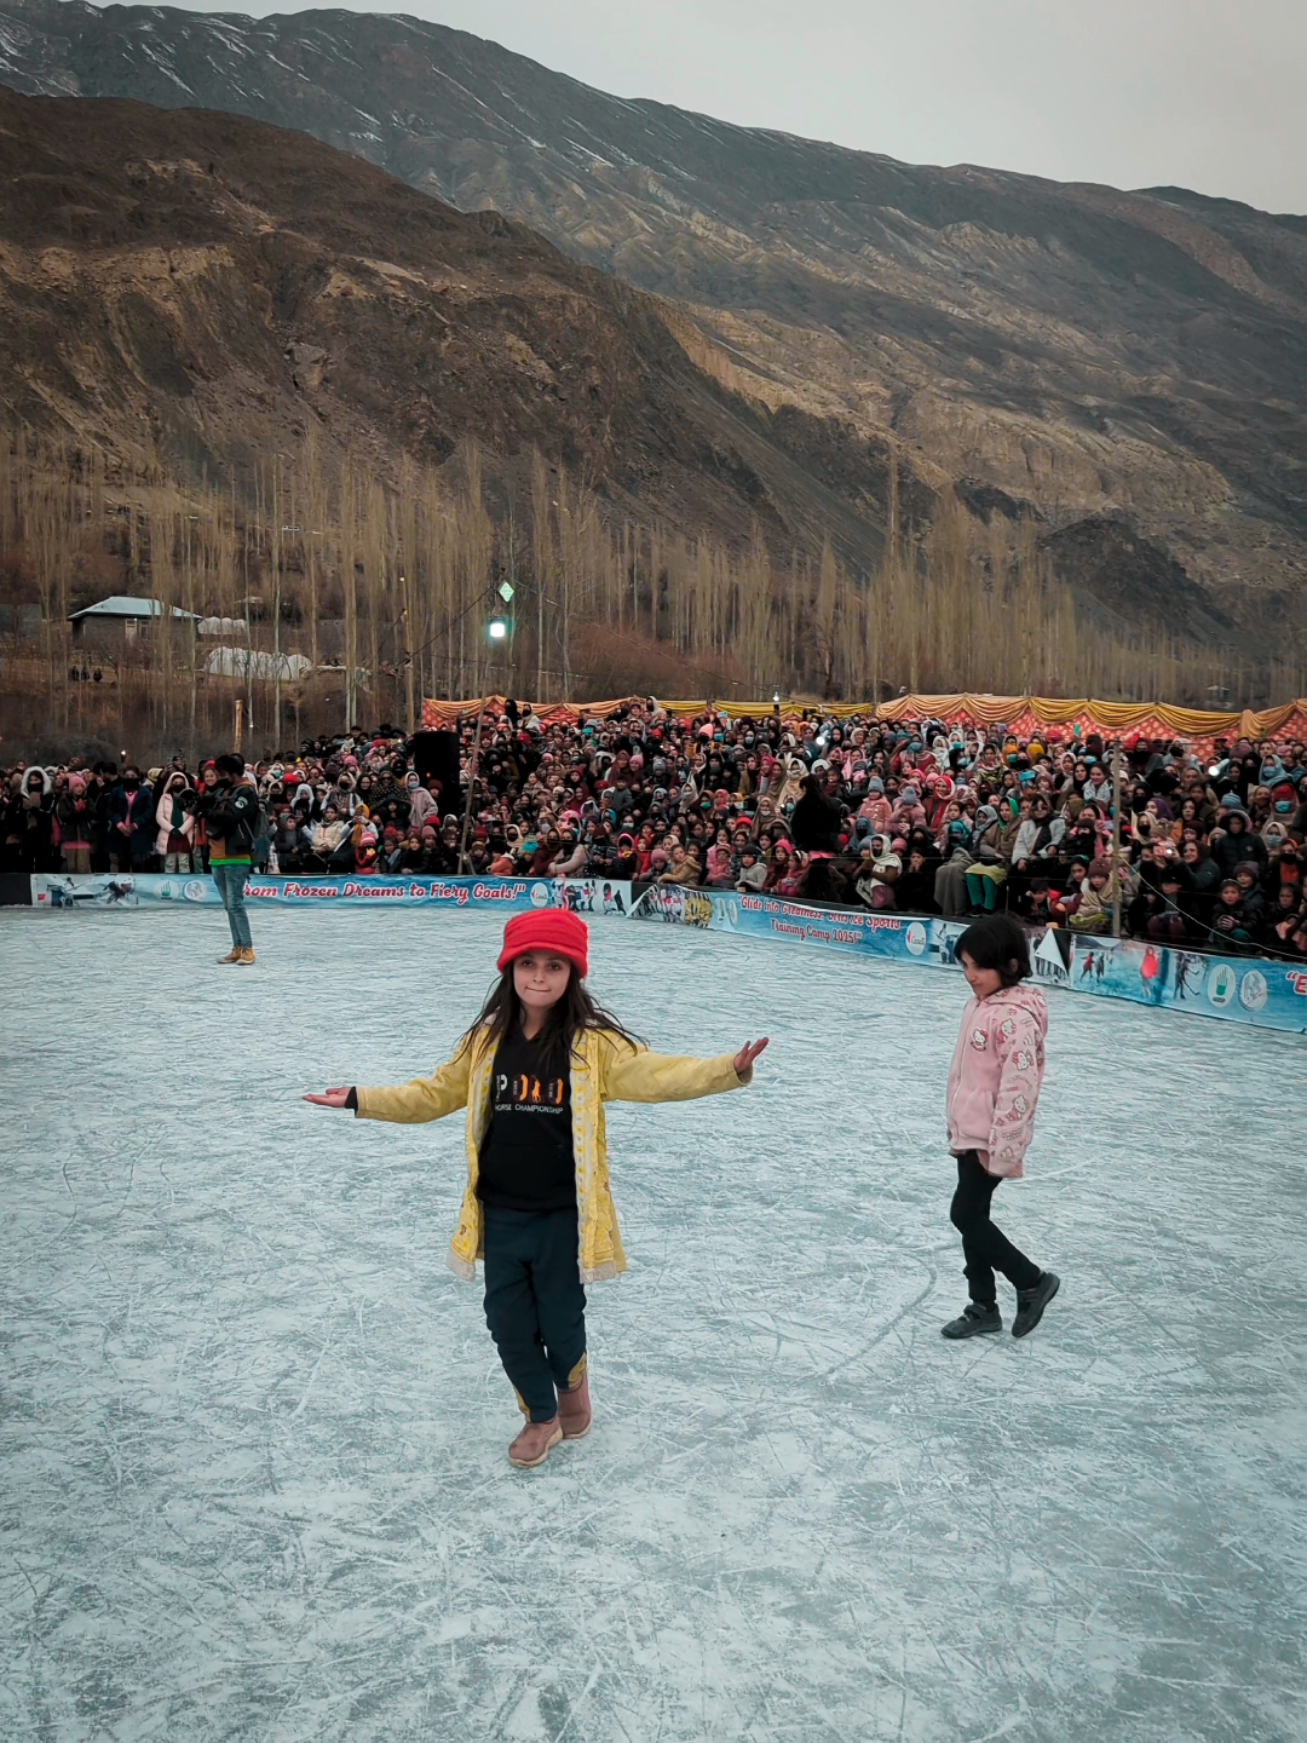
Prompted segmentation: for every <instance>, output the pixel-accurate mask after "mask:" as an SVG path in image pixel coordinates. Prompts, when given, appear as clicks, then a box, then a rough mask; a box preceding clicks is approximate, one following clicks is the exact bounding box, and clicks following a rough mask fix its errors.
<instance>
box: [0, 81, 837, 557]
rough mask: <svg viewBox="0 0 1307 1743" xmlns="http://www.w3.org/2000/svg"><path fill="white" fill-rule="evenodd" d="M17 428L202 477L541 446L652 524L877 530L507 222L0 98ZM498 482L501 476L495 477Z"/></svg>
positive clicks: (239, 141)
mask: <svg viewBox="0 0 1307 1743" xmlns="http://www.w3.org/2000/svg"><path fill="white" fill-rule="evenodd" d="M0 185H2V186H3V187H4V190H5V194H4V199H3V201H0V406H3V407H4V408H5V409H6V410H7V411H8V412H9V413H10V415H11V416H17V417H18V418H20V419H21V420H22V421H23V422H25V423H27V424H28V425H30V426H32V427H34V428H37V429H41V430H46V431H55V432H61V431H62V432H67V431H71V432H74V433H76V434H78V435H82V436H85V437H88V438H93V439H94V440H96V441H97V442H99V443H100V444H102V445H103V446H105V447H106V448H108V449H109V450H111V451H112V450H119V451H123V450H127V451H131V450H133V449H134V450H136V451H137V452H139V451H141V449H142V448H146V449H150V450H152V451H154V452H155V453H157V454H158V455H159V456H160V458H161V459H162V460H163V462H164V463H165V464H166V465H169V466H171V467H174V468H177V467H180V468H182V469H183V470H185V471H188V472H189V473H190V474H191V476H198V475H199V474H200V473H201V472H205V471H207V473H208V474H209V476H210V477H221V476H223V475H224V474H225V473H227V472H229V471H230V470H232V468H233V467H235V468H236V469H237V470H239V469H240V467H241V466H242V464H243V463H245V462H249V461H252V460H253V459H254V458H255V457H257V456H260V455H261V456H264V457H266V456H269V455H271V454H272V453H274V452H278V451H281V452H289V453H294V452H296V451H297V449H298V448H299V447H300V445H301V444H302V443H303V441H304V439H305V437H306V432H308V431H309V430H310V429H311V430H312V432H313V437H314V441H315V442H316V444H317V446H318V449H319V451H329V450H330V449H332V448H333V447H334V448H335V449H336V450H337V451H338V452H344V451H345V450H347V449H348V450H350V451H352V452H354V453H357V454H362V455H368V456H371V457H372V458H373V459H374V461H375V463H376V467H377V469H378V471H380V472H381V473H382V474H383V475H389V476H390V477H392V478H394V477H397V476H398V473H399V469H400V467H401V465H402V463H403V460H404V459H405V457H408V458H411V459H413V460H416V461H419V462H427V463H431V464H436V465H439V464H441V463H443V462H444V461H445V460H447V459H448V458H449V457H450V456H451V455H452V454H453V453H454V451H455V449H456V448H458V447H459V446H460V445H461V444H464V443H465V442H466V441H467V440H468V438H475V439H476V441H477V442H478V443H479V444H480V447H481V450H482V452H483V454H484V455H485V456H486V457H487V460H498V461H499V462H500V463H501V470H502V468H503V467H508V468H509V469H511V467H512V465H513V463H514V462H515V461H521V460H523V459H524V458H525V457H526V456H527V455H528V454H529V453H530V451H531V450H532V449H535V448H538V449H539V451H540V452H541V453H542V454H543V455H544V456H545V457H546V459H547V460H549V461H550V462H552V463H553V464H555V465H556V466H557V465H561V466H564V467H566V468H567V469H568V470H569V471H570V473H571V474H572V476H573V477H574V479H575V480H576V481H577V482H584V483H585V484H586V485H587V486H589V487H590V488H592V489H594V490H596V491H597V492H598V493H599V494H600V496H601V497H603V498H605V499H606V500H607V501H608V503H609V504H610V505H611V506H612V507H614V508H615V509H616V510H617V511H619V512H623V511H625V512H628V513H630V514H631V515H632V516H633V517H635V518H637V519H639V520H641V521H644V522H646V523H648V522H650V521H653V520H656V519H661V520H662V521H663V523H664V524H666V525H670V526H674V527H679V528H682V529H685V530H709V531H712V532H714V533H716V534H718V535H724V536H727V537H735V538H742V537H747V536H748V535H749V533H750V530H751V528H752V526H753V524H754V522H755V520H761V522H762V523H763V524H764V527H765V528H766V530H767V531H769V532H770V533H771V534H772V535H773V537H774V538H775V539H777V540H778V541H779V542H780V544H781V545H782V548H783V547H784V545H785V544H786V542H787V541H789V542H793V543H796V544H800V545H808V546H811V545H813V544H814V542H819V541H820V539H821V538H822V537H823V534H824V529H825V528H827V527H830V528H832V529H833V531H834V534H835V536H836V537H838V538H840V539H841V542H842V543H843V544H844V545H845V546H846V547H847V548H848V549H850V550H851V551H853V552H854V553H859V552H860V553H861V555H862V557H863V558H864V559H865V558H867V557H869V556H870V554H871V547H870V539H871V529H870V527H869V525H868V523H867V522H866V521H864V520H860V519H859V517H858V516H857V515H856V514H855V513H853V512H852V511H851V510H850V509H849V507H848V506H847V504H846V503H844V502H843V501H842V500H841V498H840V496H839V494H838V493H837V492H836V491H833V490H831V489H829V488H828V487H827V486H826V485H825V484H824V483H823V482H822V481H821V479H820V478H819V477H817V476H815V474H814V473H812V472H811V471H806V470H805V469H804V468H803V467H802V466H800V465H798V464H796V463H795V461H794V460H793V459H792V458H791V457H790V455H789V454H787V453H786V452H785V451H784V449H783V447H782V446H780V445H779V444H777V443H776V442H775V441H774V440H773V439H772V436H771V433H770V429H769V423H770V420H769V418H768V417H767V415H766V413H765V412H759V411H757V410H755V409H754V408H752V407H751V406H750V405H749V404H748V403H747V402H744V401H741V400H735V399H732V398H731V396H730V395H728V394H727V393H725V392H724V391H723V390H722V388H721V387H720V385H719V384H718V383H717V382H716V381H715V380H714V379H713V378H712V377H711V376H709V375H706V374H704V373H703V372H702V371H701V370H700V369H699V368H698V367H697V366H696V365H695V364H694V363H693V362H692V361H691V360H690V359H689V357H688V356H687V355H686V353H685V351H684V349H683V348H682V346H681V345H680V343H679V342H678V341H677V339H676V338H675V337H674V335H673V333H672V332H671V331H670V330H669V328H668V326H667V325H666V324H665V322H664V320H663V318H662V309H661V305H660V304H659V303H658V301H657V300H656V299H654V298H651V297H649V296H647V295H644V294H643V293H640V292H638V291H634V290H631V289H630V288H629V287H627V286H626V285H623V284H621V283H620V282H618V281H617V280H616V279H614V278H612V277H610V276H608V275H606V274H602V273H599V272H596V271H594V270H593V269H591V268H588V267H584V266H580V265H578V264H577V263H576V262H575V261H572V260H569V259H568V258H567V257H566V256H564V255H563V254H561V253H559V252H558V251H557V250H556V249H555V248H553V247H552V246H551V245H550V244H549V243H548V242H545V241H543V240H542V239H541V238H540V237H538V236H536V235H535V234H533V233H532V232H531V231H529V230H527V229H525V228H524V227H523V226H521V225H519V224H515V223H513V222H511V221H510V220H508V219H506V218H504V217H502V216H501V215H500V214H498V213H495V212H481V213H475V214H467V213H462V212H456V211H454V210H452V209H451V208H450V207H447V206H444V205H442V204H441V203H440V202H439V201H437V200H434V199H432V198H431V197H430V196H428V195H426V194H421V193H418V192H417V191H416V190H415V189H413V188H411V187H409V186H407V185H406V184H405V183H404V182H401V181H398V180H396V179H395V178H394V177H392V176H390V175H388V174H387V173H386V172H385V171H384V170H382V169H379V168H377V167H376V166H375V165H373V164H370V163H366V162H364V161H363V160H362V159H360V158H357V157H353V156H350V155H348V154H346V153H344V152H339V151H336V150H334V149H333V148H332V147H330V146H327V145H324V144H322V143H321V142H320V141H318V140H316V139H312V138H309V137H308V136H307V135H305V134H298V133H289V132H285V131H281V130H279V129H275V128H272V127H269V126H267V125H265V124H264V123H262V122H256V121H250V120H248V119H246V118H245V117H243V116H235V115H221V114H212V113H206V112H203V111H197V110H163V109H155V108H150V107H148V106H146V105H143V104H138V103H128V102H115V101H108V100H93V101H84V100H81V99H76V98H70V97H64V98H33V97H23V96H19V95H17V94H16V93H14V92H12V91H7V90H4V89H3V88H0ZM488 482H490V480H488Z"/></svg>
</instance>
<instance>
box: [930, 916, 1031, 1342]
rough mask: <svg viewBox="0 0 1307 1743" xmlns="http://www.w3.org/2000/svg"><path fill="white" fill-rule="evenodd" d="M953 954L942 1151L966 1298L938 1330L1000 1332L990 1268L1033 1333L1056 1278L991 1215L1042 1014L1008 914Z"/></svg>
mask: <svg viewBox="0 0 1307 1743" xmlns="http://www.w3.org/2000/svg"><path fill="white" fill-rule="evenodd" d="M957 957H958V961H959V962H960V963H961V964H962V969H963V972H964V973H965V975H966V977H967V985H968V986H969V987H970V988H971V994H972V996H971V999H970V1001H969V1002H968V1004H967V1008H966V1010H965V1011H964V1012H963V1013H962V1028H961V1032H960V1033H959V1035H958V1043H957V1046H956V1048H955V1049H954V1052H953V1064H952V1066H951V1067H950V1069H949V1077H948V1102H947V1107H948V1139H949V1148H950V1150H952V1152H953V1154H954V1156H955V1157H956V1158H957V1164H958V1187H957V1191H956V1193H955V1194H954V1195H953V1204H952V1207H951V1209H950V1211H949V1216H950V1220H951V1221H952V1223H953V1226H954V1228H955V1229H957V1231H958V1233H959V1234H960V1235H961V1236H962V1251H963V1255H964V1257H965V1259H966V1265H965V1267H964V1268H965V1272H966V1278H967V1283H968V1284H969V1286H970V1289H971V1299H970V1301H969V1302H968V1303H967V1305H966V1307H965V1308H964V1309H963V1311H962V1313H961V1314H960V1315H959V1316H958V1318H957V1319H954V1320H950V1321H949V1323H948V1324H947V1325H946V1326H944V1327H943V1333H944V1336H945V1337H946V1338H969V1337H976V1336H977V1335H978V1334H980V1333H982V1332H996V1331H1002V1329H1003V1320H1002V1316H1001V1315H1000V1313H999V1310H998V1292H997V1289H996V1287H995V1281H994V1272H995V1271H996V1270H997V1271H1001V1272H1002V1273H1003V1275H1004V1276H1005V1277H1006V1278H1007V1280H1008V1282H1009V1283H1011V1284H1012V1286H1013V1288H1014V1289H1015V1290H1016V1292H1017V1315H1016V1318H1015V1320H1014V1321H1013V1322H1012V1335H1013V1337H1017V1338H1020V1337H1025V1336H1026V1334H1027V1333H1028V1332H1032V1331H1034V1329H1035V1327H1036V1326H1037V1325H1038V1324H1039V1322H1040V1319H1041V1318H1042V1317H1043V1313H1044V1309H1045V1308H1046V1307H1047V1306H1048V1304H1049V1302H1050V1301H1051V1300H1052V1299H1053V1297H1054V1296H1055V1295H1056V1294H1057V1291H1058V1287H1059V1279H1058V1278H1057V1277H1056V1276H1055V1275H1054V1274H1053V1272H1051V1271H1041V1270H1040V1269H1039V1267H1038V1265H1035V1264H1032V1262H1031V1261H1030V1260H1029V1259H1027V1258H1026V1256H1025V1254H1024V1253H1022V1252H1019V1251H1018V1249H1017V1248H1016V1247H1014V1246H1013V1245H1012V1243H1011V1241H1009V1240H1008V1238H1007V1236H1006V1235H1005V1234H1004V1233H1003V1232H1002V1230H1001V1229H999V1228H997V1227H996V1226H995V1225H994V1224H993V1223H992V1222H991V1221H990V1218H989V1210H990V1201H991V1200H992V1198H993V1196H994V1193H995V1190H996V1189H997V1187H998V1186H999V1184H1000V1182H1001V1181H1003V1180H1012V1179H1018V1178H1019V1177H1020V1175H1021V1160H1022V1157H1023V1156H1024V1155H1025V1153H1026V1149H1027V1146H1028V1145H1029V1143H1030V1138H1031V1134H1032V1132H1033V1130H1034V1124H1035V1107H1036V1105H1037V1103H1038V1101H1039V1089H1040V1085H1041V1083H1042V1082H1043V1079H1044V1035H1045V1032H1046V1030H1047V1028H1048V1014H1047V1012H1046V1010H1045V1008H1044V995H1043V993H1041V992H1040V990H1039V988H1038V987H1034V986H1023V985H1022V984H1021V983H1022V981H1024V980H1025V979H1026V977H1027V976H1028V975H1029V973H1030V952H1029V948H1028V946H1027V944H1026V935H1025V933H1024V932H1023V931H1022V930H1021V928H1020V926H1018V925H1017V923H1016V921H1015V920H1012V919H1010V918H1009V917H1008V916H1007V915H1006V914H995V915H992V916H989V917H987V918H986V919H983V920H978V921H977V922H976V924H975V925H974V926H968V928H967V930H966V931H965V932H964V933H963V934H962V936H961V938H959V939H958V943H957Z"/></svg>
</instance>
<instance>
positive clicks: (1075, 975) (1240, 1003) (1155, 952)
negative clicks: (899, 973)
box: [632, 884, 1307, 1034]
mask: <svg viewBox="0 0 1307 1743" xmlns="http://www.w3.org/2000/svg"><path fill="white" fill-rule="evenodd" d="M632 918H633V919H636V920H645V921H654V922H658V921H661V922H663V923H665V924H669V925H679V926H693V927H697V928H699V929H700V930H703V931H711V932H733V933H735V934H736V935H737V936H740V937H746V938H770V939H772V940H774V941H779V942H781V943H788V944H806V945H808V946H810V947H812V948H818V949H823V950H837V951H843V952H844V953H845V954H848V955H853V956H864V957H866V956H875V957H879V958H882V959H884V960H889V961H898V962H912V963H917V964H919V965H920V966H922V967H930V968H956V967H957V966H958V965H957V958H956V955H955V951H956V948H957V941H958V939H959V938H960V937H961V936H962V934H963V932H965V931H966V929H967V926H968V925H969V924H970V921H967V920H941V919H934V918H929V917H925V916H922V917H914V916H912V915H910V914H896V913H892V912H883V913H863V912H860V911H858V910H854V909H842V908H817V907H809V906H807V905H806V904H804V903H801V902H788V901H784V900H782V899H781V898H779V897H776V896H762V895H759V896H750V895H740V894H735V893H728V892H722V891H716V890H691V889H685V888H683V887H682V886H680V885H676V884H663V885H656V886H653V887H651V888H649V889H646V890H645V891H644V892H643V893H642V894H641V895H640V896H639V897H638V898H637V900H636V904H635V910H634V913H633V915H632ZM1029 936H1030V956H1031V963H1032V965H1033V967H1034V971H1035V978H1036V979H1037V980H1038V981H1039V982H1040V983H1041V984H1042V985H1044V986H1054V987H1059V988H1061V989H1062V990H1064V991H1066V992H1073V993H1077V994H1081V995H1084V996H1086V997H1091V998H1106V999H1123V1000H1126V1001H1127V1002H1129V1003H1131V1004H1137V1005H1152V1006H1155V1007H1159V1008H1162V1009H1167V1010H1176V1011H1184V1012H1187V1013H1189V1014H1190V1015H1192V1016H1203V1017H1218V1018H1223V1019H1224V1020H1225V1021H1227V1022H1238V1023H1247V1024H1251V1025H1253V1026H1254V1027H1257V1028H1264V1029H1281V1030H1287V1031H1288V1032H1290V1033H1295V1034H1302V1033H1304V1032H1307V968H1298V967H1295V966H1294V965H1293V964H1292V963H1286V962H1275V961H1273V960H1271V959H1270V958H1267V957H1234V956H1207V955H1204V954H1203V953H1201V952H1200V951H1196V950H1172V949H1171V948H1170V947H1169V946H1163V945H1160V944H1150V943H1147V942H1145V941H1143V940H1140V939H1133V938H1120V939H1117V938H1101V937H1097V936H1094V935H1092V934H1087V933H1076V932H1070V931H1063V930H1062V929H1061V928H1058V927H1044V928H1041V929H1039V930H1037V931H1031V932H1030V934H1029Z"/></svg>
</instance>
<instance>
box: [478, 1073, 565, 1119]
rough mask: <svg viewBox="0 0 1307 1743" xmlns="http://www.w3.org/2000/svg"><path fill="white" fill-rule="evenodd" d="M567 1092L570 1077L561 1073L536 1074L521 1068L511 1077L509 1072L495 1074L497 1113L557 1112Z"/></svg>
mask: <svg viewBox="0 0 1307 1743" xmlns="http://www.w3.org/2000/svg"><path fill="white" fill-rule="evenodd" d="M566 1094H567V1080H566V1079H565V1078H562V1077H546V1078H540V1077H536V1076H535V1075H534V1074H533V1073H531V1072H527V1071H519V1072H516V1073H514V1075H513V1076H512V1077H509V1075H508V1074H507V1072H504V1071H500V1072H496V1074H495V1112H496V1113H497V1114H507V1113H514V1114H556V1113H558V1112H559V1110H560V1109H561V1108H562V1105H563V1101H564V1098H565V1097H566Z"/></svg>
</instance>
